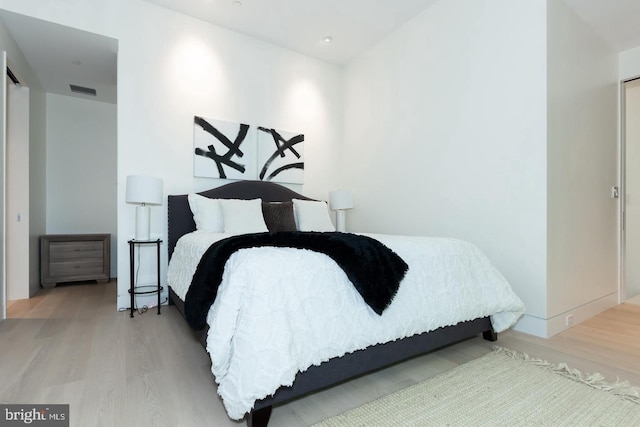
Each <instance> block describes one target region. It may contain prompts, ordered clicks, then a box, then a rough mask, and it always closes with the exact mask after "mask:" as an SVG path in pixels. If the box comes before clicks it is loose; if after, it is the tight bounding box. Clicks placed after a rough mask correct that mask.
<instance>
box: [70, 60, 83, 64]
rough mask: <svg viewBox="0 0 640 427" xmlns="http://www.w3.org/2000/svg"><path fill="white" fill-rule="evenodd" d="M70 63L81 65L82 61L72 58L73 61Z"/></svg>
mask: <svg viewBox="0 0 640 427" xmlns="http://www.w3.org/2000/svg"><path fill="white" fill-rule="evenodd" d="M71 63H72V64H73V65H81V64H82V62H80V61H78V60H77V59H74V60H73V61H71Z"/></svg>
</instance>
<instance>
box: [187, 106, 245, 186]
mask: <svg viewBox="0 0 640 427" xmlns="http://www.w3.org/2000/svg"><path fill="white" fill-rule="evenodd" d="M255 139H256V135H255V132H253V129H252V127H251V126H249V125H248V124H244V123H231V122H226V121H222V120H214V119H207V118H204V117H199V116H195V117H194V119H193V146H194V156H193V174H194V176H199V177H206V178H224V179H256V159H255V153H256V142H255Z"/></svg>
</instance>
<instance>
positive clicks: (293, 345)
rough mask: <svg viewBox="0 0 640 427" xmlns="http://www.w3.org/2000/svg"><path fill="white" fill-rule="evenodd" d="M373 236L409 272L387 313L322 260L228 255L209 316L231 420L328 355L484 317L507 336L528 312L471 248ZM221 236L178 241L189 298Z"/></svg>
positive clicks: (179, 284) (171, 274)
mask: <svg viewBox="0 0 640 427" xmlns="http://www.w3.org/2000/svg"><path fill="white" fill-rule="evenodd" d="M368 236H370V237H373V238H375V239H378V240H379V241H381V242H382V243H384V244H385V245H386V246H388V247H389V248H391V249H392V250H394V251H395V252H396V253H397V254H398V255H400V256H401V257H402V258H403V259H404V260H405V262H406V263H407V264H408V265H409V271H408V272H407V275H406V276H405V278H404V280H403V281H402V283H401V285H400V288H399V290H398V293H397V294H396V296H395V298H394V300H393V302H392V303H391V305H390V306H389V307H388V308H387V310H386V311H385V312H384V313H383V314H382V316H378V315H377V314H376V313H375V312H374V311H373V310H372V309H371V308H370V307H369V306H368V305H366V304H365V303H364V301H363V300H362V298H361V297H360V294H358V292H357V291H356V290H355V288H354V287H353V286H352V285H351V284H350V282H349V280H348V279H347V277H346V275H345V273H344V272H343V271H342V270H341V269H340V268H339V267H338V266H337V265H336V264H335V262H333V261H332V260H331V259H330V258H329V257H328V256H326V255H324V254H319V253H315V252H312V251H309V250H304V249H292V248H273V247H262V248H251V249H242V250H240V251H238V252H236V253H235V254H233V255H232V256H231V257H230V258H229V261H228V262H227V264H226V267H225V272H224V275H223V280H222V283H221V285H220V288H219V290H218V297H217V298H216V301H215V302H214V304H213V305H212V307H211V310H210V311H209V315H208V317H207V323H208V324H209V326H210V329H209V334H208V338H207V351H208V352H209V354H210V356H211V361H212V366H211V371H212V372H213V374H214V376H215V378H216V382H217V383H218V393H219V394H220V396H221V397H222V399H223V402H224V405H225V408H226V410H227V413H228V414H229V416H230V417H231V418H233V419H241V418H242V417H243V416H244V414H245V413H246V412H248V411H250V410H251V409H252V407H253V404H254V402H255V401H256V400H259V399H262V398H264V397H267V396H269V395H271V394H273V392H275V391H276V390H277V389H278V388H279V387H280V386H282V385H291V384H292V383H293V380H294V378H295V375H296V374H297V373H298V372H299V371H305V370H306V369H307V368H309V367H310V366H312V365H318V364H320V363H321V362H324V361H326V360H329V359H330V358H333V357H337V356H342V355H344V354H346V353H349V352H353V351H356V350H359V349H363V348H365V347H368V346H370V345H374V344H378V343H383V342H387V341H391V340H395V339H399V338H404V337H407V336H411V335H414V334H418V333H422V332H426V331H431V330H434V329H437V328H439V327H442V326H449V325H455V324H457V323H459V322H462V321H466V320H472V319H475V318H478V317H484V316H491V322H492V324H493V328H494V330H495V331H496V332H502V331H504V330H505V329H507V328H509V327H510V326H512V325H513V324H514V323H515V322H516V321H517V320H518V318H519V317H520V316H521V315H522V313H523V312H524V306H523V304H522V302H521V301H520V299H519V298H518V297H517V296H516V295H515V294H514V293H513V291H512V290H511V288H510V286H509V284H508V283H507V282H506V280H505V279H504V278H503V277H502V275H501V274H500V273H499V272H498V271H497V270H496V269H495V268H494V267H493V266H492V265H491V264H490V263H489V261H488V259H487V258H486V257H485V256H484V255H483V254H482V252H481V251H480V250H479V249H478V248H476V247H475V246H474V245H472V244H470V243H467V242H463V241H460V240H456V239H444V238H428V237H407V236H389V235H375V234H368ZM224 237H228V235H224V234H219V233H207V232H202V231H196V232H193V233H190V234H188V235H185V236H183V237H182V238H181V239H180V240H179V241H178V244H177V245H176V248H175V251H174V253H173V256H172V259H171V262H170V264H169V269H168V272H167V280H168V284H169V285H170V286H171V287H172V288H173V290H174V291H175V292H176V293H177V295H178V296H180V297H181V298H182V299H183V300H184V298H185V296H186V293H187V290H188V287H189V284H190V281H191V277H192V276H193V273H194V272H195V269H196V267H197V264H198V261H199V259H200V256H201V254H202V253H204V251H205V250H206V249H207V248H208V247H209V246H210V244H211V243H212V242H214V241H217V240H220V239H221V238H224ZM198 254H200V255H198Z"/></svg>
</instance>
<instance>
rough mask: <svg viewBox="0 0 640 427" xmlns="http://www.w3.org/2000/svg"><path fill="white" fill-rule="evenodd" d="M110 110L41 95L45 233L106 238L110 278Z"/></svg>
mask: <svg viewBox="0 0 640 427" xmlns="http://www.w3.org/2000/svg"><path fill="white" fill-rule="evenodd" d="M116 132H117V123H116V106H115V105H113V104H107V103H104V102H96V101H92V100H85V99H80V98H74V97H70V96H62V95H55V94H48V95H47V148H46V149H47V157H46V170H47V173H46V175H47V209H46V212H47V234H75V233H87V234H93V233H109V234H111V238H112V241H111V246H112V247H111V255H112V260H113V261H112V265H111V277H116V272H117V265H116V259H117V258H116V248H117V225H116V224H117V220H116V206H115V203H114V202H115V200H116V170H117V165H116V157H117V155H116V152H117V150H116V148H117V145H116V142H117V141H116Z"/></svg>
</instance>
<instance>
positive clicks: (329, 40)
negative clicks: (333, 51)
mask: <svg viewBox="0 0 640 427" xmlns="http://www.w3.org/2000/svg"><path fill="white" fill-rule="evenodd" d="M322 41H323V42H325V43H331V42H332V41H333V37H331V36H326V37H325V38H324V39H322Z"/></svg>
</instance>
